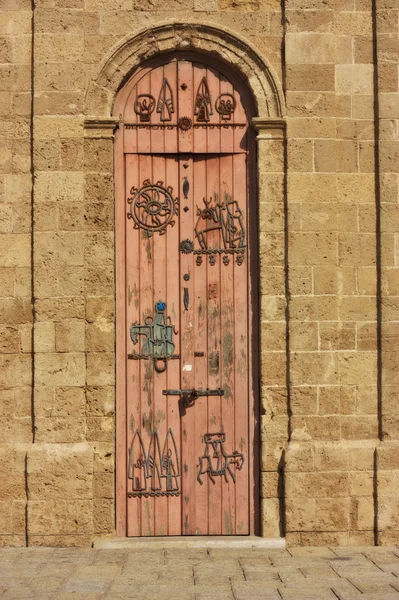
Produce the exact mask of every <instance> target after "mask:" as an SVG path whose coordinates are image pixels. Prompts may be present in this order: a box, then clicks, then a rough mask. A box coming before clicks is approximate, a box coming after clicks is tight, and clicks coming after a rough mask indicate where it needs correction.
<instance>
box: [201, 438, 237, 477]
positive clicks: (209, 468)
mask: <svg viewBox="0 0 399 600" xmlns="http://www.w3.org/2000/svg"><path fill="white" fill-rule="evenodd" d="M204 442H205V450H204V454H203V455H202V456H200V457H199V465H198V474H197V480H198V482H199V483H200V484H201V485H202V484H203V481H202V479H201V475H206V474H207V475H208V477H209V479H210V480H211V481H212V483H213V484H215V483H216V481H215V477H224V479H225V481H226V483H227V482H228V478H227V474H229V475H230V477H231V479H232V480H233V482H234V483H235V482H236V477H235V474H234V472H233V470H232V466H233V465H235V467H236V469H237V471H241V469H242V467H243V465H244V455H243V454H242V453H241V452H237V451H236V450H235V451H234V452H233V453H232V454H228V453H227V452H226V450H225V447H224V444H225V442H226V434H225V433H224V432H219V433H205V435H204Z"/></svg>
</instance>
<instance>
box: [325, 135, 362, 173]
mask: <svg viewBox="0 0 399 600" xmlns="http://www.w3.org/2000/svg"><path fill="white" fill-rule="evenodd" d="M357 151H358V149H357V144H356V142H354V141H352V140H338V141H337V140H316V141H315V147H314V153H315V169H316V171H321V172H332V173H334V172H342V173H355V172H356V171H357V170H358V164H357V162H358V157H357Z"/></svg>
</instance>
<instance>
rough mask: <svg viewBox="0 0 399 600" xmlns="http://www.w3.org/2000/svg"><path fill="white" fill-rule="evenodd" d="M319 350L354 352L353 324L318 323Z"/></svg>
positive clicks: (354, 332)
mask: <svg viewBox="0 0 399 600" xmlns="http://www.w3.org/2000/svg"><path fill="white" fill-rule="evenodd" d="M319 334H320V350H355V349H356V327H355V324H354V323H345V322H342V321H340V322H338V323H320V329H319Z"/></svg>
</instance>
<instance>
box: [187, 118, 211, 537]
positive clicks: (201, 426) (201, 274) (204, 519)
mask: <svg viewBox="0 0 399 600" xmlns="http://www.w3.org/2000/svg"><path fill="white" fill-rule="evenodd" d="M200 138H202V139H200ZM196 140H198V141H199V144H200V145H201V146H202V145H203V144H204V143H205V144H206V131H205V130H204V129H199V130H196ZM206 175H207V173H206V159H205V155H195V156H194V172H193V179H194V182H193V184H194V185H193V188H194V190H193V191H194V193H193V203H192V208H191V209H190V210H192V211H193V216H194V226H195V223H196V221H197V218H198V216H197V207H201V206H203V198H206V195H207V189H206ZM195 248H196V249H199V244H198V240H195ZM198 258H200V259H201V261H200V264H196V260H195V259H194V266H193V277H194V306H193V310H194V331H195V339H194V351H195V352H198V353H200V354H201V353H203V356H198V357H196V358H194V368H195V382H196V387H198V389H205V388H206V387H207V384H208V377H207V374H208V369H207V362H208V352H207V349H208V348H207V346H208V344H207V340H208V327H207V325H208V324H207V304H208V297H207V279H206V271H207V261H208V257H207V256H206V255H198ZM207 431H208V399H207V397H206V396H202V397H200V398H198V400H197V401H196V403H195V435H194V439H193V446H194V449H195V450H194V458H195V460H196V464H195V466H197V465H198V464H199V457H200V456H202V455H203V453H204V448H205V443H204V434H205V433H207ZM201 479H202V485H201V484H200V483H199V482H198V481H196V488H195V493H196V531H195V532H196V534H198V535H207V534H208V493H209V492H208V487H209V480H208V476H207V475H203V476H201Z"/></svg>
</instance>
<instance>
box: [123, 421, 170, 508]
mask: <svg viewBox="0 0 399 600" xmlns="http://www.w3.org/2000/svg"><path fill="white" fill-rule="evenodd" d="M127 476H128V479H130V480H131V482H132V488H131V491H129V492H128V497H133V498H134V497H144V498H148V497H151V496H179V495H180V490H179V477H180V464H179V454H178V451H177V445H176V441H175V438H174V436H173V431H172V429H170V428H169V429H168V432H167V434H166V438H165V442H164V445H163V449H162V452H161V444H160V442H159V435H158V431H157V429H154V430H153V432H152V433H151V436H150V441H149V444H148V451H146V449H145V446H144V443H143V439H142V436H141V432H140V430H139V429H136V431H135V433H134V436H133V439H132V443H131V445H130V448H129V456H128V469H127Z"/></svg>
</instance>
